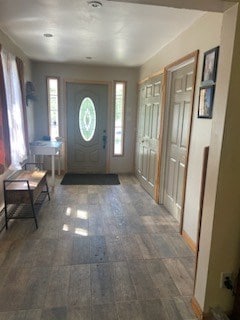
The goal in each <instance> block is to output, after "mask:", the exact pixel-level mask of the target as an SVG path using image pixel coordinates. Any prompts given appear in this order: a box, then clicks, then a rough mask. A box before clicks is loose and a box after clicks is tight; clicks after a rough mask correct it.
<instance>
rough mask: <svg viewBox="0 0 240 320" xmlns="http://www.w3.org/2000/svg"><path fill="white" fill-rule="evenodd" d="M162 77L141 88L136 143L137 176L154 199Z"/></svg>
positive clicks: (144, 84) (159, 76)
mask: <svg viewBox="0 0 240 320" xmlns="http://www.w3.org/2000/svg"><path fill="white" fill-rule="evenodd" d="M161 99H162V75H158V76H155V77H153V78H151V79H149V80H148V81H147V82H144V83H143V84H141V86H140V91H139V105H138V127H137V141H136V175H137V177H138V179H139V181H140V183H141V185H142V187H143V188H144V189H145V190H146V191H147V192H148V193H149V194H150V195H151V196H152V197H154V190H155V180H156V172H157V154H158V146H159V127H160V111H161V110H160V109H161Z"/></svg>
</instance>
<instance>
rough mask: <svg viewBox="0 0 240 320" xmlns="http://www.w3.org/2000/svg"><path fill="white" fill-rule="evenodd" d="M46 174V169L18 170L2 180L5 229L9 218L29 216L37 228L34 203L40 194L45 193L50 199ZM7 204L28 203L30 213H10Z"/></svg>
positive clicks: (26, 217) (27, 217) (25, 217)
mask: <svg viewBox="0 0 240 320" xmlns="http://www.w3.org/2000/svg"><path fill="white" fill-rule="evenodd" d="M46 176H47V171H39V170H31V171H30V170H26V171H25V170H19V171H17V172H16V174H14V176H13V177H12V178H10V179H6V180H4V181H3V189H4V203H5V222H6V229H8V221H9V220H10V219H29V218H32V219H34V220H35V224H36V228H38V223H37V217H36V212H35V208H34V205H35V204H36V203H37V200H38V199H39V196H40V195H41V194H45V195H46V196H48V199H49V200H50V195H49V190H48V184H47V179H46ZM9 205H30V208H31V214H30V215H28V216H27V215H18V214H16V215H14V214H11V213H10V211H11V210H8V208H9Z"/></svg>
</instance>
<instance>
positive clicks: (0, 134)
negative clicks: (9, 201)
mask: <svg viewBox="0 0 240 320" xmlns="http://www.w3.org/2000/svg"><path fill="white" fill-rule="evenodd" d="M0 51H1V45H0ZM10 163H11V158H10V142H9V127H8V120H7V101H6V95H5V85H4V78H3V66H2V59H1V55H0V174H2V173H3V172H4V170H5V167H8V166H9V165H10Z"/></svg>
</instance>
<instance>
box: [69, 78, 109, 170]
mask: <svg viewBox="0 0 240 320" xmlns="http://www.w3.org/2000/svg"><path fill="white" fill-rule="evenodd" d="M66 86H67V88H66V93H67V170H68V172H73V173H105V172H106V150H107V110H108V85H107V84H79V83H70V82H68V83H67V85H66Z"/></svg>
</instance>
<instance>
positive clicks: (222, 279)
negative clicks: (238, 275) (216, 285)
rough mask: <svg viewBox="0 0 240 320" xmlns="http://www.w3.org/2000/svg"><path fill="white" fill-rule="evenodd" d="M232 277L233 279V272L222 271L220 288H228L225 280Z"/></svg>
mask: <svg viewBox="0 0 240 320" xmlns="http://www.w3.org/2000/svg"><path fill="white" fill-rule="evenodd" d="M228 278H229V279H230V280H231V281H232V273H231V272H222V273H221V277H220V288H226V286H225V284H224V282H225V281H226V280H227V279H228Z"/></svg>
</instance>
